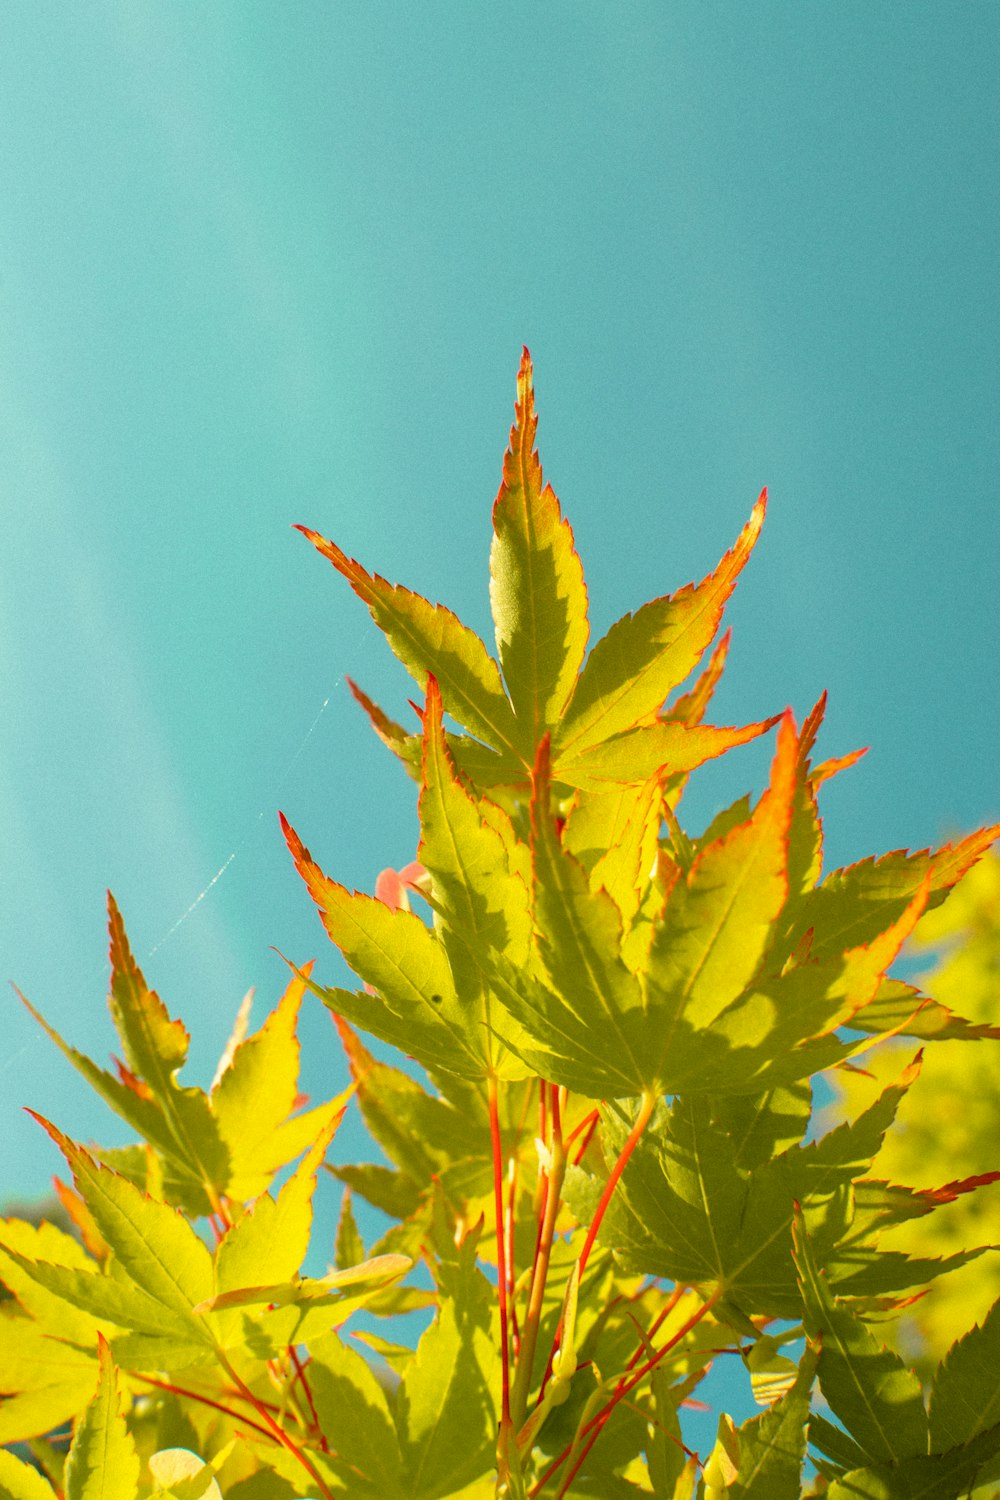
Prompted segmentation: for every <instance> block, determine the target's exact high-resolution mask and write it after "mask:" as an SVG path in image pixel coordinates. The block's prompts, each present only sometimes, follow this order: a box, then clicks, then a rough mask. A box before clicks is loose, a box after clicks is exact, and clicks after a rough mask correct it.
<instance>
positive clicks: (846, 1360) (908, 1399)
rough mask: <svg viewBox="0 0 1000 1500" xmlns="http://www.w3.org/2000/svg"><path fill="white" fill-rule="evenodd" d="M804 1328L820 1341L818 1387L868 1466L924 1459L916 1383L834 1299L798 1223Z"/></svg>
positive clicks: (797, 1251)
mask: <svg viewBox="0 0 1000 1500" xmlns="http://www.w3.org/2000/svg"><path fill="white" fill-rule="evenodd" d="M795 1261H796V1265H797V1266H798V1269H799V1276H800V1280H801V1287H802V1297H803V1300H804V1302H805V1307H806V1327H807V1329H808V1331H809V1332H810V1334H811V1335H812V1336H813V1337H814V1338H819V1339H821V1340H822V1352H821V1354H820V1359H819V1381H820V1387H821V1389H822V1391H823V1395H824V1396H825V1397H826V1399H827V1401H828V1402H829V1403H830V1407H831V1409H832V1411H833V1412H834V1414H835V1415H836V1416H837V1417H839V1418H840V1420H841V1422H843V1424H844V1426H845V1427H846V1428H847V1430H848V1432H849V1433H850V1434H851V1436H852V1437H853V1438H854V1439H855V1441H856V1442H857V1443H858V1444H859V1445H860V1446H861V1448H863V1449H864V1451H865V1452H866V1453H867V1455H868V1456H869V1458H870V1459H871V1460H874V1461H875V1462H879V1461H881V1460H890V1461H892V1462H895V1463H898V1462H899V1461H901V1460H902V1459H906V1458H911V1457H914V1456H916V1455H918V1454H926V1452H927V1443H928V1426H927V1413H926V1411H925V1410H924V1403H923V1392H922V1390H921V1386H920V1381H919V1380H918V1379H917V1376H916V1375H915V1374H914V1373H913V1371H912V1370H909V1369H907V1367H906V1366H905V1365H904V1364H903V1361H902V1360H901V1359H900V1358H899V1356H898V1355H897V1354H894V1353H892V1352H891V1351H890V1350H888V1349H884V1348H881V1347H880V1346H879V1344H878V1343H877V1342H876V1341H875V1339H874V1337H873V1336H872V1334H871V1333H870V1332H869V1330H868V1329H867V1328H866V1327H865V1325H864V1323H863V1322H862V1321H861V1320H860V1318H859V1317H858V1316H857V1315H856V1313H854V1312H852V1311H849V1310H848V1309H847V1308H846V1307H843V1306H841V1305H840V1304H838V1302H837V1301H836V1300H835V1298H834V1297H833V1296H832V1294H831V1292H830V1290H829V1288H828V1286H827V1284H826V1280H825V1278H824V1277H823V1276H822V1274H821V1273H820V1271H819V1269H818V1267H817V1265H816V1261H815V1258H814V1256H813V1252H812V1248H811V1246H810V1243H809V1236H808V1235H807V1234H806V1232H805V1228H804V1225H803V1223H802V1220H801V1217H799V1218H798V1219H797V1221H796V1226H795Z"/></svg>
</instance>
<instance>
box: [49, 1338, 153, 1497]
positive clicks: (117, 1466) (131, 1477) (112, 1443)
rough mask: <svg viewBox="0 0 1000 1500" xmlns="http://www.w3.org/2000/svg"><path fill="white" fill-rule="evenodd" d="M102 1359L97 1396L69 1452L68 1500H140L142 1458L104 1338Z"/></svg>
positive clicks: (101, 1348) (100, 1344)
mask: <svg viewBox="0 0 1000 1500" xmlns="http://www.w3.org/2000/svg"><path fill="white" fill-rule="evenodd" d="M99 1357H100V1370H101V1373H100V1378H99V1380H98V1383H97V1393H96V1395H95V1396H94V1399H93V1401H92V1402H91V1404H90V1405H89V1406H88V1408H87V1410H86V1412H85V1413H84V1416H83V1420H82V1421H81V1422H80V1424H79V1426H78V1427H77V1429H76V1433H75V1434H74V1437H73V1445H72V1447H71V1448H70V1450H69V1459H68V1461H67V1463H66V1500H137V1495H138V1485H139V1455H138V1454H137V1453H136V1449H135V1443H134V1442H133V1440H132V1436H131V1434H130V1432H129V1431H128V1428H127V1427H126V1426H125V1419H124V1417H123V1416H122V1414H121V1409H120V1402H119V1396H118V1378H117V1372H116V1370H115V1366H114V1364H113V1363H112V1360H111V1354H110V1352H109V1350H108V1346H107V1344H106V1343H105V1342H104V1340H103V1339H102V1340H100V1343H99Z"/></svg>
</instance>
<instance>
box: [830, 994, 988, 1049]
mask: <svg viewBox="0 0 1000 1500" xmlns="http://www.w3.org/2000/svg"><path fill="white" fill-rule="evenodd" d="M849 1024H850V1027H851V1030H852V1031H867V1032H869V1033H871V1034H874V1035H881V1034H883V1033H884V1032H892V1034H893V1035H898V1036H914V1037H919V1038H920V1039H921V1040H923V1041H931V1042H943V1041H961V1042H974V1041H978V1040H979V1039H980V1038H989V1039H991V1040H993V1041H996V1040H997V1039H1000V1026H991V1025H989V1024H988V1023H987V1022H985V1021H983V1022H974V1021H966V1020H965V1019H964V1018H963V1017H962V1016H958V1015H956V1014H955V1012H954V1011H952V1010H949V1009H948V1007H947V1006H946V1005H942V1004H941V1003H940V1002H939V1001H937V1000H931V999H930V998H929V997H928V996H926V995H922V994H921V993H920V991H919V990H918V989H917V988H916V987H915V986H914V985H912V984H906V983H905V982H904V981H903V980H902V979H884V980H883V981H882V983H881V984H880V985H879V988H878V992H877V994H876V995H875V998H874V999H873V1000H870V1001H869V1003H868V1004H867V1005H864V1006H862V1008H861V1009H860V1010H859V1011H857V1012H856V1013H855V1014H854V1015H853V1016H852V1017H851V1019H850V1023H849Z"/></svg>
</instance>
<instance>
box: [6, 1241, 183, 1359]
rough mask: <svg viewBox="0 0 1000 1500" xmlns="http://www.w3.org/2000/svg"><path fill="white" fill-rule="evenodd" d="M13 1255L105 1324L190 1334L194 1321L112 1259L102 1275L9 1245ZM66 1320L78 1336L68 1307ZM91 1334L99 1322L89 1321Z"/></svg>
mask: <svg viewBox="0 0 1000 1500" xmlns="http://www.w3.org/2000/svg"><path fill="white" fill-rule="evenodd" d="M6 1251H7V1255H8V1256H9V1257H10V1259H11V1261H13V1262H14V1263H15V1264H16V1265H17V1267H18V1268H19V1269H20V1271H21V1272H22V1273H23V1275H24V1276H25V1277H28V1278H30V1279H31V1280H33V1281H35V1282H36V1283H37V1284H38V1286H39V1287H42V1288H44V1289H45V1291H46V1292H47V1293H48V1294H49V1295H50V1297H55V1298H60V1299H62V1301H63V1302H64V1303H69V1304H70V1307H71V1308H76V1309H81V1310H83V1311H85V1312H87V1313H89V1314H90V1315H91V1320H94V1319H96V1320H98V1323H99V1324H100V1325H101V1326H102V1327H103V1325H106V1324H108V1323H110V1324H113V1325H115V1326H117V1327H119V1328H135V1329H141V1330H143V1331H144V1332H147V1333H156V1334H178V1333H183V1336H184V1337H188V1338H190V1337H191V1325H190V1322H189V1320H188V1319H187V1318H186V1317H184V1316H183V1315H182V1314H179V1313H177V1312H176V1311H174V1310H173V1309H171V1308H168V1307H165V1306H164V1305H163V1303H162V1302H160V1301H158V1300H157V1299H156V1298H154V1297H151V1296H149V1295H148V1294H147V1293H146V1292H144V1291H143V1290H142V1289H141V1287H139V1286H137V1285H136V1284H135V1282H134V1281H132V1279H131V1278H130V1277H129V1276H128V1275H127V1274H123V1273H122V1272H121V1269H120V1267H117V1266H116V1265H115V1264H114V1263H112V1265H111V1268H110V1273H109V1274H108V1275H106V1276H105V1275H101V1274H100V1272H99V1271H98V1269H97V1267H96V1266H93V1265H92V1266H91V1268H90V1269H89V1270H84V1269H81V1268H80V1267H78V1266H61V1265H52V1264H50V1263H49V1262H48V1261H44V1260H39V1261H33V1260H31V1259H29V1257H28V1256H25V1255H21V1254H20V1252H19V1251H16V1250H14V1249H13V1248H12V1247H11V1246H9V1245H8V1246H7V1247H6ZM47 1322H48V1323H49V1326H51V1327H52V1328H54V1329H56V1330H58V1329H59V1328H60V1320H59V1317H58V1314H56V1315H55V1316H53V1317H50V1318H48V1319H47ZM63 1324H64V1326H65V1327H67V1328H69V1329H73V1330H74V1331H75V1336H77V1337H78V1336H79V1322H78V1320H76V1319H74V1318H73V1316H72V1314H71V1312H70V1311H69V1310H66V1313H65V1317H64V1319H63ZM90 1329H91V1338H92V1337H93V1333H94V1332H95V1331H97V1325H95V1323H94V1322H93V1321H91V1322H90Z"/></svg>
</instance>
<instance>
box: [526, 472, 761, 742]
mask: <svg viewBox="0 0 1000 1500" xmlns="http://www.w3.org/2000/svg"><path fill="white" fill-rule="evenodd" d="M766 505H767V491H766V490H765V491H763V492H762V493H761V496H760V499H759V500H758V501H757V504H756V505H755V506H754V510H753V514H752V515H751V517H750V520H749V521H748V522H747V524H746V526H745V527H744V528H743V531H742V532H741V534H740V537H739V540H738V541H737V543H736V546H735V547H734V548H733V549H732V551H731V552H727V553H726V555H725V557H724V558H723V559H722V561H721V562H720V564H719V566H718V567H717V568H716V570H715V572H714V573H710V574H709V576H708V577H707V578H705V579H704V580H703V581H702V582H701V583H700V584H698V585H697V586H696V585H694V584H689V585H688V586H687V587H686V588H683V589H681V590H680V591H679V592H678V593H676V594H674V595H672V596H667V597H665V598H662V599H653V600H651V601H650V603H648V604H644V605H643V606H642V608H641V609H638V610H636V612H635V614H628V615H624V616H623V617H622V618H621V619H620V620H619V621H618V622H617V623H616V624H614V625H612V627H611V629H610V630H609V631H608V633H607V635H606V636H604V638H603V639H602V640H600V641H598V643H597V645H596V646H595V647H594V649H593V650H592V651H591V653H590V656H589V657H588V658H587V663H586V665H585V667H584V669H583V671H582V673H581V674H580V680H579V683H578V684H577V688H576V692H575V693H574V694H573V698H572V701H571V703H570V705H569V709H568V711H567V713H566V715H565V718H564V720H563V723H562V726H561V728H560V730H559V732H558V735H557V741H556V743H557V751H558V752H564V753H566V754H568V753H569V752H570V751H572V752H574V753H575V754H579V753H580V752H581V751H584V750H587V749H589V748H590V747H591V746H593V745H596V744H598V743H599V742H600V741H602V740H607V739H609V738H610V737H611V736H612V735H614V734H619V733H620V732H622V731H623V730H626V729H631V728H632V727H633V726H634V725H636V724H639V723H641V722H642V721H643V720H647V719H650V718H652V717H653V716H655V715H656V714H657V713H658V712H659V710H660V709H661V708H662V706H663V703H664V701H665V700H666V698H667V696H668V695H669V694H670V693H671V692H672V691H673V689H674V688H675V687H677V686H678V685H679V684H680V683H681V682H683V681H684V679H685V677H687V676H688V674H689V673H690V672H691V670H692V668H693V667H694V666H695V665H696V664H697V662H698V660H699V658H700V657H701V655H702V653H703V652H704V651H705V649H706V647H707V646H708V644H709V642H710V641H711V640H712V637H713V636H714V635H715V632H716V630H717V629H718V627H719V621H720V619H721V618H722V611H723V609H724V607H725V604H726V600H727V599H728V598H729V596H730V594H731V593H732V591H733V589H734V587H735V585H736V580H737V578H738V577H739V574H740V572H741V571H742V569H743V567H744V565H745V563H746V561H747V559H748V558H749V556H750V553H751V552H752V551H753V548H754V544H755V543H756V541H757V538H758V536H759V535H760V529H761V526H762V525H763V522H764V511H765V508H766Z"/></svg>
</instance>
